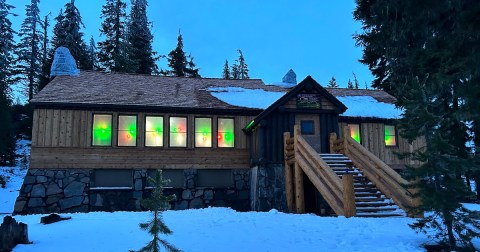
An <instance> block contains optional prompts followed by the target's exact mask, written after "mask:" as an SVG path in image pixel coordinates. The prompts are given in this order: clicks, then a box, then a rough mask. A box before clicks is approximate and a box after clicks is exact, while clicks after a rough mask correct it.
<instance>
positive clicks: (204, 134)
mask: <svg viewBox="0 0 480 252" xmlns="http://www.w3.org/2000/svg"><path fill="white" fill-rule="evenodd" d="M195 147H212V119H211V118H195Z"/></svg>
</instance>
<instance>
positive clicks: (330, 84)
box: [327, 76, 338, 88]
mask: <svg viewBox="0 0 480 252" xmlns="http://www.w3.org/2000/svg"><path fill="white" fill-rule="evenodd" d="M327 87H328V88H338V84H337V79H335V76H332V78H331V79H330V80H329V81H328V85H327Z"/></svg>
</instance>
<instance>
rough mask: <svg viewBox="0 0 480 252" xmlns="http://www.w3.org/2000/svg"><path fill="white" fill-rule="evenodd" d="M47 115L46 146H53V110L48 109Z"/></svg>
mask: <svg viewBox="0 0 480 252" xmlns="http://www.w3.org/2000/svg"><path fill="white" fill-rule="evenodd" d="M46 111H47V112H46V115H45V141H44V146H46V147H50V146H52V125H53V110H51V109H47V110H46Z"/></svg>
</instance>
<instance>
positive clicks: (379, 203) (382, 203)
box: [355, 200, 395, 208]
mask: <svg viewBox="0 0 480 252" xmlns="http://www.w3.org/2000/svg"><path fill="white" fill-rule="evenodd" d="M355 206H357V208H358V207H386V206H393V207H395V205H394V204H393V203H392V202H388V201H384V200H382V201H371V202H355Z"/></svg>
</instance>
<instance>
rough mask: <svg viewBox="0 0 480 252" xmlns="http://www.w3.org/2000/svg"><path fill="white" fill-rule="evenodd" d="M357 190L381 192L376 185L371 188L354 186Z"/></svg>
mask: <svg viewBox="0 0 480 252" xmlns="http://www.w3.org/2000/svg"><path fill="white" fill-rule="evenodd" d="M354 190H355V192H371V193H376V192H380V191H379V190H378V188H376V187H371V188H354Z"/></svg>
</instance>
